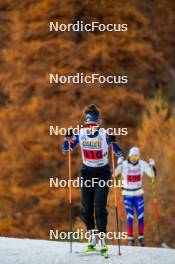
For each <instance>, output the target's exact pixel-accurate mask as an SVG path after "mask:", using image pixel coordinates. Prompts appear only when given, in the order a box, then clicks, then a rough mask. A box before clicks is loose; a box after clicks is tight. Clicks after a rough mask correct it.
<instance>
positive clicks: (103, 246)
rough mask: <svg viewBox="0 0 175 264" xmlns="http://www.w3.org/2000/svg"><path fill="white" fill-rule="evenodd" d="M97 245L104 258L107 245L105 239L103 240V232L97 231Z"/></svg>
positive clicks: (106, 253)
mask: <svg viewBox="0 0 175 264" xmlns="http://www.w3.org/2000/svg"><path fill="white" fill-rule="evenodd" d="M99 247H100V252H101V254H102V255H103V256H104V257H105V258H108V247H107V245H106V241H105V233H103V232H100V233H99Z"/></svg>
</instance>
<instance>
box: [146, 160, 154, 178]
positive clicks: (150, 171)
mask: <svg viewBox="0 0 175 264" xmlns="http://www.w3.org/2000/svg"><path fill="white" fill-rule="evenodd" d="M143 169H144V172H145V174H146V175H147V176H148V177H151V178H155V177H156V175H157V171H156V167H155V162H154V160H149V164H148V163H147V162H146V161H143Z"/></svg>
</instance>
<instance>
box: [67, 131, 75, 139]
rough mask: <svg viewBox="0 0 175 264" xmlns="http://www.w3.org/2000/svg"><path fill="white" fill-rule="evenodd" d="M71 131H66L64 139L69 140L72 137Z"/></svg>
mask: <svg viewBox="0 0 175 264" xmlns="http://www.w3.org/2000/svg"><path fill="white" fill-rule="evenodd" d="M73 135H74V134H73V131H72V128H68V129H67V130H66V135H65V138H66V139H70V138H71V137H73Z"/></svg>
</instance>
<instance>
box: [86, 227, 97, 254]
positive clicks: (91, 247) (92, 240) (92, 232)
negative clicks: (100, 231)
mask: <svg viewBox="0 0 175 264" xmlns="http://www.w3.org/2000/svg"><path fill="white" fill-rule="evenodd" d="M88 232H89V239H88V244H87V245H86V247H87V251H93V250H94V249H95V246H96V230H94V229H92V230H89V231H88Z"/></svg>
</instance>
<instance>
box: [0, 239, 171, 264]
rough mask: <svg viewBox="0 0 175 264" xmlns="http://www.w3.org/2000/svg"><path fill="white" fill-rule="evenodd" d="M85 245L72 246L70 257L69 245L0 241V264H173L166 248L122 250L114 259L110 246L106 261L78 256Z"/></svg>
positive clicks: (113, 250) (96, 256) (113, 249)
mask: <svg viewBox="0 0 175 264" xmlns="http://www.w3.org/2000/svg"><path fill="white" fill-rule="evenodd" d="M84 248H85V244H84V243H73V253H72V254H71V253H69V243H67V242H57V241H46V240H32V239H16V238H4V237H2V238H0V264H76V263H79V264H84V263H88V262H92V263H94V264H103V263H110V264H114V263H115V264H116V263H117V264H148V263H149V264H164V263H166V264H174V263H175V250H174V249H167V248H166V249H165V248H147V247H145V248H139V247H126V246H122V256H118V255H117V246H109V255H110V257H109V259H104V258H103V257H102V256H100V255H99V254H97V253H91V254H90V255H87V254H83V255H79V254H77V253H75V252H76V251H80V250H83V249H84Z"/></svg>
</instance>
